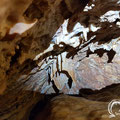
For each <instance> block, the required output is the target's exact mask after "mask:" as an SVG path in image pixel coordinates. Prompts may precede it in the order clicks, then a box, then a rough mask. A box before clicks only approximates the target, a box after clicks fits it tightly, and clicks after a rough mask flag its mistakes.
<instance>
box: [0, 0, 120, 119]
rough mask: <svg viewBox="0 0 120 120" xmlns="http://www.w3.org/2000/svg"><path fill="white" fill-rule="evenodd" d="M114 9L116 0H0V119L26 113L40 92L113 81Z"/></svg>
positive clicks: (117, 31)
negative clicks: (65, 24) (66, 22)
mask: <svg viewBox="0 0 120 120" xmlns="http://www.w3.org/2000/svg"><path fill="white" fill-rule="evenodd" d="M119 10H120V1H119V0H114V1H113V0H84V1H83V0H26V1H24V0H12V1H9V0H1V2H0V53H1V54H0V120H26V119H28V116H29V112H30V110H31V109H32V107H33V106H34V105H35V104H36V103H37V102H38V101H39V100H40V99H43V95H41V94H40V93H47V94H50V93H54V92H56V93H59V92H60V93H61V92H62V93H69V94H78V93H79V89H81V88H90V89H93V90H95V89H102V88H104V87H105V86H107V85H111V84H113V83H119V53H120V52H119V39H120V38H119V36H120V19H119V18H120V11H119ZM66 20H67V21H68V25H67V26H66V27H67V30H66V33H65V34H64V33H62V30H64V29H66V28H64V25H63V26H61V25H62V24H63V23H64V21H66ZM23 28H24V29H23ZM58 38H59V39H58ZM56 41H57V42H56ZM71 41H72V42H71ZM76 41H77V42H76ZM50 47H51V48H50ZM51 63H52V64H53V68H51V67H52V66H51ZM51 70H53V71H51ZM102 94H104V93H102ZM57 99H60V98H59V97H58V98H57ZM69 99H73V100H74V101H75V102H76V101H78V102H79V101H80V102H83V103H85V108H86V107H87V106H88V105H90V104H94V101H92V102H91V103H90V104H89V100H86V99H84V98H79V99H78V98H71V97H65V98H64V97H63V100H65V101H69ZM77 99H78V100H77ZM86 103H88V104H86ZM54 104H55V103H53V106H54ZM65 104H66V103H65ZM68 104H70V101H69V102H68ZM81 104H82V103H81ZM95 104H96V103H95ZM98 104H99V105H101V103H98ZM104 104H105V105H106V103H104ZM104 104H103V105H104ZM101 107H102V106H101ZM103 107H104V106H103ZM56 108H57V107H56ZM56 108H55V110H56ZM58 108H59V105H58ZM102 109H104V108H102ZM65 110H66V112H68V109H65ZM85 110H86V109H85ZM93 110H94V107H93ZM73 111H74V110H73ZM62 112H63V111H62ZM78 113H79V112H78ZM78 113H76V114H78ZM58 114H59V115H61V113H59V112H58ZM73 114H74V113H73ZM81 114H82V113H81ZM86 115H88V114H85V116H86ZM96 115H97V113H96ZM54 116H56V115H54ZM51 118H52V117H51ZM52 119H53V118H52ZM58 119H59V118H58ZM68 119H69V118H68ZM74 119H75V117H74ZM76 119H79V117H78V118H77V117H76ZM81 119H82V118H81ZM91 119H92V117H91ZM95 119H98V118H95ZM103 119H104V118H103ZM105 119H106V118H105Z"/></svg>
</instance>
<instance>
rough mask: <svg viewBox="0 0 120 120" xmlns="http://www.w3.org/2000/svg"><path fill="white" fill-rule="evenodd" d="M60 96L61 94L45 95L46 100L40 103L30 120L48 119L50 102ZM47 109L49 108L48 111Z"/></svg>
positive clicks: (33, 110) (31, 114) (35, 107)
mask: <svg viewBox="0 0 120 120" xmlns="http://www.w3.org/2000/svg"><path fill="white" fill-rule="evenodd" d="M58 95H60V94H51V95H44V98H43V99H42V100H41V101H39V102H38V103H37V104H36V105H35V106H34V108H33V109H32V110H31V112H30V116H29V120H45V119H47V116H49V114H50V100H51V99H52V98H54V97H55V96H58ZM48 106H49V107H48ZM46 107H47V108H49V109H47V111H46V109H45V108H46Z"/></svg>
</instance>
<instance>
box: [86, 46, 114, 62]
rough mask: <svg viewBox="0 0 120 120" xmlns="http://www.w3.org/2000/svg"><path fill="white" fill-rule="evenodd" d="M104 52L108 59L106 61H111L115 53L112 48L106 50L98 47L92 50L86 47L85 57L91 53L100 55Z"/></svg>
mask: <svg viewBox="0 0 120 120" xmlns="http://www.w3.org/2000/svg"><path fill="white" fill-rule="evenodd" d="M104 53H107V56H108V61H107V62H108V63H111V62H112V60H113V58H114V56H115V54H116V52H115V51H114V50H113V49H111V50H110V51H108V50H105V49H103V48H100V49H97V50H95V51H94V52H92V51H91V50H90V49H88V50H87V53H86V54H87V56H86V57H89V55H91V54H97V55H98V56H99V57H102V56H103V55H104Z"/></svg>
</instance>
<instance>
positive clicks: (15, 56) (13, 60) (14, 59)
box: [10, 48, 21, 66]
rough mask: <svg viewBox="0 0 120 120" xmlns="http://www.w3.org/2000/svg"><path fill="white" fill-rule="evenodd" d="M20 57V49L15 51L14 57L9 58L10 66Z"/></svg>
mask: <svg viewBox="0 0 120 120" xmlns="http://www.w3.org/2000/svg"><path fill="white" fill-rule="evenodd" d="M20 55H21V48H19V49H15V55H14V56H12V58H11V62H10V66H12V65H13V64H15V63H16V62H17V60H18V58H19V56H20Z"/></svg>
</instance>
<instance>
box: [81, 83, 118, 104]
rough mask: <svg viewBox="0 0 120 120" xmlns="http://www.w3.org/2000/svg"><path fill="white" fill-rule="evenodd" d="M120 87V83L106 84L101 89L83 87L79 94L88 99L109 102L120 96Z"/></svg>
mask: <svg viewBox="0 0 120 120" xmlns="http://www.w3.org/2000/svg"><path fill="white" fill-rule="evenodd" d="M119 89H120V83H119V84H112V85H109V86H106V87H105V88H103V89H101V90H91V89H89V88H83V89H80V90H79V95H80V96H82V97H84V98H87V99H91V100H95V101H104V102H107V101H111V100H113V99H117V98H118V97H119V96H120V93H119Z"/></svg>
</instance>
